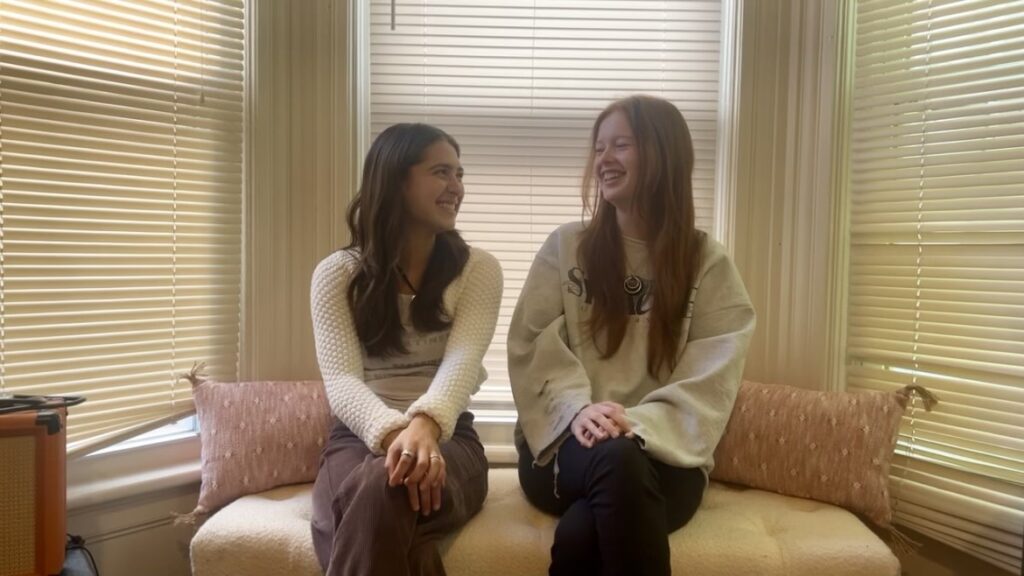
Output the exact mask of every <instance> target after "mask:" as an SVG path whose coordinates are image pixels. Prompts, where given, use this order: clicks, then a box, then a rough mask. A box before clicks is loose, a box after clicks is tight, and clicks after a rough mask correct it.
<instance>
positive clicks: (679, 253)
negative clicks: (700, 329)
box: [578, 95, 701, 378]
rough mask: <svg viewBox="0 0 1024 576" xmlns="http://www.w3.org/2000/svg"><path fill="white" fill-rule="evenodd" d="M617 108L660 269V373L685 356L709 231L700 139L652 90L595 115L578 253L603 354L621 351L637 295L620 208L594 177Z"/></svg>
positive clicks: (654, 315) (652, 355)
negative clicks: (701, 208)
mask: <svg viewBox="0 0 1024 576" xmlns="http://www.w3.org/2000/svg"><path fill="white" fill-rule="evenodd" d="M616 111H621V112H622V113H623V114H624V115H625V117H626V118H627V120H628V121H629V125H630V127H631V128H632V129H633V136H634V139H635V142H636V146H637V161H638V162H637V171H636V174H635V178H634V181H635V182H636V191H635V193H634V195H633V202H634V209H635V210H636V211H637V214H638V215H639V216H640V218H642V220H643V222H644V224H645V225H646V226H645V227H646V234H647V237H646V238H644V241H645V242H646V244H647V248H648V251H649V254H650V258H651V270H653V275H654V278H653V281H654V282H653V284H654V285H653V286H652V299H653V303H652V308H651V310H650V318H651V322H650V329H649V330H650V332H649V335H648V339H649V343H648V348H647V371H648V372H649V373H650V374H651V375H652V376H654V377H655V378H658V377H659V374H661V373H662V372H663V371H664V370H665V369H667V371H668V372H671V371H672V370H674V369H675V367H676V364H677V363H678V360H679V358H678V354H677V351H678V348H679V339H680V338H681V335H682V324H683V318H684V317H685V315H686V312H687V305H688V303H689V297H690V291H691V290H692V288H693V285H694V282H695V281H696V274H697V269H698V267H699V266H700V262H699V260H700V243H701V240H700V238H701V237H700V235H699V233H698V231H697V228H696V224H695V220H694V208H693V163H694V153H693V140H692V139H691V138H690V129H689V127H687V125H686V120H684V119H683V115H682V114H681V113H680V112H679V109H677V108H676V107H675V105H674V104H672V103H670V102H667V101H665V100H662V99H661V98H655V97H652V96H642V95H637V96H630V97H628V98H624V99H622V100H617V101H615V102H612V103H611V104H609V105H608V107H607V108H605V109H604V111H603V112H601V114H600V115H599V116H598V117H597V120H596V121H595V122H594V127H593V130H592V131H591V136H590V143H591V147H590V154H589V158H588V160H587V167H586V171H585V172H584V174H583V204H584V208H585V210H586V212H587V213H589V214H592V219H591V220H590V223H589V224H588V225H587V226H586V227H585V228H584V230H583V232H582V238H581V241H580V245H579V253H578V258H579V261H580V263H581V265H582V267H583V269H584V270H585V272H586V275H587V284H588V288H589V291H590V293H591V295H592V305H593V307H592V309H591V316H590V325H589V328H590V333H591V338H593V339H594V344H595V345H596V346H597V348H598V350H600V351H601V355H602V357H603V358H609V357H611V356H613V355H614V354H615V353H616V352H617V351H618V350H619V347H620V346H621V345H622V340H623V338H624V337H625V334H626V325H627V322H628V320H629V313H628V306H629V301H628V297H627V295H626V293H625V292H624V291H623V288H622V284H623V280H624V279H625V277H626V262H625V249H624V247H623V239H622V233H621V231H620V230H619V225H618V221H617V220H616V217H615V207H614V206H612V205H611V204H609V203H608V202H607V201H605V200H604V199H603V198H602V197H601V191H600V189H599V186H598V185H597V182H596V181H595V178H594V162H595V157H596V154H595V151H594V143H595V142H596V140H597V133H598V129H599V128H600V126H601V123H602V122H603V121H604V120H605V118H607V117H608V116H609V115H611V114H612V113H614V112H616ZM599 335H603V340H604V341H603V342H601V340H599V339H598V336H599Z"/></svg>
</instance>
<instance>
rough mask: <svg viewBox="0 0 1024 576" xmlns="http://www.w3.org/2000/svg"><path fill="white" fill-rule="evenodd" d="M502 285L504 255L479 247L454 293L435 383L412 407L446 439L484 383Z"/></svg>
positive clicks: (412, 413) (410, 413)
mask: <svg viewBox="0 0 1024 576" xmlns="http://www.w3.org/2000/svg"><path fill="white" fill-rule="evenodd" d="M502 289H503V280H502V273H501V265H500V264H499V263H498V260H497V259H496V258H495V257H494V256H492V255H491V254H490V253H488V252H485V251H483V250H479V249H475V248H474V249H473V251H472V252H471V259H470V261H469V262H467V264H466V270H465V271H464V272H463V282H462V283H461V286H459V293H458V294H457V295H456V298H454V299H453V301H454V306H453V310H452V311H451V314H452V327H451V332H450V333H449V334H448V344H447V345H446V346H445V350H444V357H443V358H442V359H441V365H440V366H439V367H438V369H437V373H436V374H435V375H434V379H433V380H432V381H431V383H430V388H428V389H427V391H426V392H425V393H424V394H423V395H422V396H420V397H419V398H418V399H417V400H416V401H415V402H413V403H412V405H411V406H409V409H408V410H407V411H406V416H407V417H409V418H411V417H413V416H415V415H416V414H426V415H427V416H430V417H431V418H432V419H433V420H434V421H435V422H437V424H438V426H440V428H441V439H440V440H441V441H442V442H446V441H448V440H450V439H451V437H452V434H453V433H454V432H455V423H456V421H458V418H459V415H460V414H462V412H464V411H465V410H466V407H467V406H469V398H470V396H472V395H473V394H474V393H475V392H476V391H477V389H479V387H480V378H479V376H480V369H481V364H482V361H483V357H484V353H485V352H487V348H488V347H489V346H490V345H491V338H493V337H494V327H495V324H497V321H498V308H499V306H500V305H501V294H502Z"/></svg>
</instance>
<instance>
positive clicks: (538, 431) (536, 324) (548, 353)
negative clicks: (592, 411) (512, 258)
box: [508, 231, 591, 464]
mask: <svg viewBox="0 0 1024 576" xmlns="http://www.w3.org/2000/svg"><path fill="white" fill-rule="evenodd" d="M559 234H560V231H555V232H554V233H553V234H551V236H549V237H548V239H547V241H546V242H545V243H544V246H543V247H541V249H540V252H538V253H537V256H536V257H535V258H534V260H533V265H532V266H530V273H529V275H528V276H527V278H526V283H525V284H524V286H523V291H522V293H521V294H520V296H519V302H518V303H517V304H516V310H515V313H514V314H513V316H512V323H511V325H510V326H509V332H508V371H509V379H510V380H511V382H512V395H513V397H514V398H515V402H516V409H517V410H518V412H519V425H520V428H521V429H522V432H523V437H524V438H525V439H526V442H527V444H528V445H529V447H530V452H531V453H532V454H533V455H534V459H535V460H536V461H537V462H539V463H541V464H545V463H546V462H547V461H548V459H549V458H550V457H551V455H552V454H553V452H554V450H555V449H556V448H557V447H558V445H559V444H560V443H561V441H562V440H563V439H564V438H565V437H566V435H567V433H566V431H567V429H568V428H569V423H570V422H572V419H573V418H574V417H575V416H576V414H577V413H578V412H579V411H580V410H582V409H583V408H584V407H585V406H586V405H588V404H590V400H591V387H590V379H589V378H588V377H587V373H586V370H585V369H584V368H583V365H582V364H581V363H580V361H579V359H578V358H577V357H576V355H575V354H574V353H573V351H572V349H571V348H570V347H569V344H568V340H569V338H568V332H567V328H566V318H565V309H564V303H563V302H564V301H563V299H562V297H563V295H562V280H561V272H560V266H559V243H560V240H559Z"/></svg>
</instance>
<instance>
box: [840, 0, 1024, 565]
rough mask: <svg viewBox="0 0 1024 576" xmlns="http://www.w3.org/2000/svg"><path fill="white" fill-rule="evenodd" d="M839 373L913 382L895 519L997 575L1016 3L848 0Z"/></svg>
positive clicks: (1018, 60)
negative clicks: (849, 103)
mask: <svg viewBox="0 0 1024 576" xmlns="http://www.w3.org/2000/svg"><path fill="white" fill-rule="evenodd" d="M853 102H854V104H853V107H854V110H853V116H852V124H851V158H850V162H851V166H850V167H851V170H850V173H851V174H852V176H851V182H850V199H851V220H850V225H851V238H850V270H849V302H850V308H849V316H848V321H849V324H848V336H847V363H848V369H847V374H848V385H849V387H850V388H854V389H865V388H866V389H875V390H893V389H895V388H897V387H900V386H903V385H906V384H912V383H914V384H920V385H923V386H925V387H927V388H929V389H930V390H932V391H933V392H934V393H935V394H936V395H938V396H939V397H940V400H941V401H940V403H939V404H938V405H937V406H936V408H935V410H934V411H932V412H930V413H926V412H924V411H923V410H921V409H920V407H919V406H917V407H915V408H914V409H912V410H911V412H910V413H909V415H908V416H907V417H906V418H905V421H904V426H903V427H902V429H901V436H900V441H899V446H898V453H899V457H898V458H897V460H896V463H895V465H894V468H893V472H892V493H893V496H894V498H895V499H896V501H895V511H896V521H897V522H899V523H901V524H904V525H906V526H909V527H911V528H914V529H916V530H918V531H920V532H922V533H924V534H926V535H928V536H931V537H934V538H936V539H938V540H941V541H944V542H946V543H948V544H950V545H952V546H955V547H957V548H959V549H961V550H964V551H967V552H969V553H971V554H974V555H976V556H978V557H980V558H983V559H985V560H987V561H988V562H991V563H992V564H994V565H995V566H999V567H1001V568H1003V569H1005V570H1010V571H1012V572H1013V573H1014V574H1016V573H1018V572H1019V570H1020V564H1021V539H1022V536H1021V534H1022V531H1024V2H1021V1H1019V0H1015V1H1007V2H986V1H959V2H946V1H943V2H939V1H934V2H932V1H928V0H920V1H914V2H907V1H903V0H899V1H895V0H875V1H871V0H864V1H862V2H858V4H857V17H856V63H855V72H854V99H853Z"/></svg>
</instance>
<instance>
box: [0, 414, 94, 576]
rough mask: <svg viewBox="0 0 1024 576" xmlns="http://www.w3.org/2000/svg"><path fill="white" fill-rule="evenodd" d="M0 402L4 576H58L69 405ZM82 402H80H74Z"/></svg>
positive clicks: (0, 563)
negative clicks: (65, 426)
mask: <svg viewBox="0 0 1024 576" xmlns="http://www.w3.org/2000/svg"><path fill="white" fill-rule="evenodd" d="M69 400H70V399H64V398H55V397H46V398H43V397H32V398H29V397H24V396H15V397H14V398H3V399H0V576H50V575H56V574H60V573H61V570H62V568H63V565H64V546H65V543H66V532H67V530H66V527H65V526H66V523H67V510H66V508H67V507H66V504H67V494H66V491H65V483H66V475H65V453H66V450H67V445H66V436H65V434H66V432H65V428H64V424H65V421H66V418H67V406H68V405H71V404H77V403H78V402H77V401H69ZM75 400H78V401H81V399H75Z"/></svg>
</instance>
